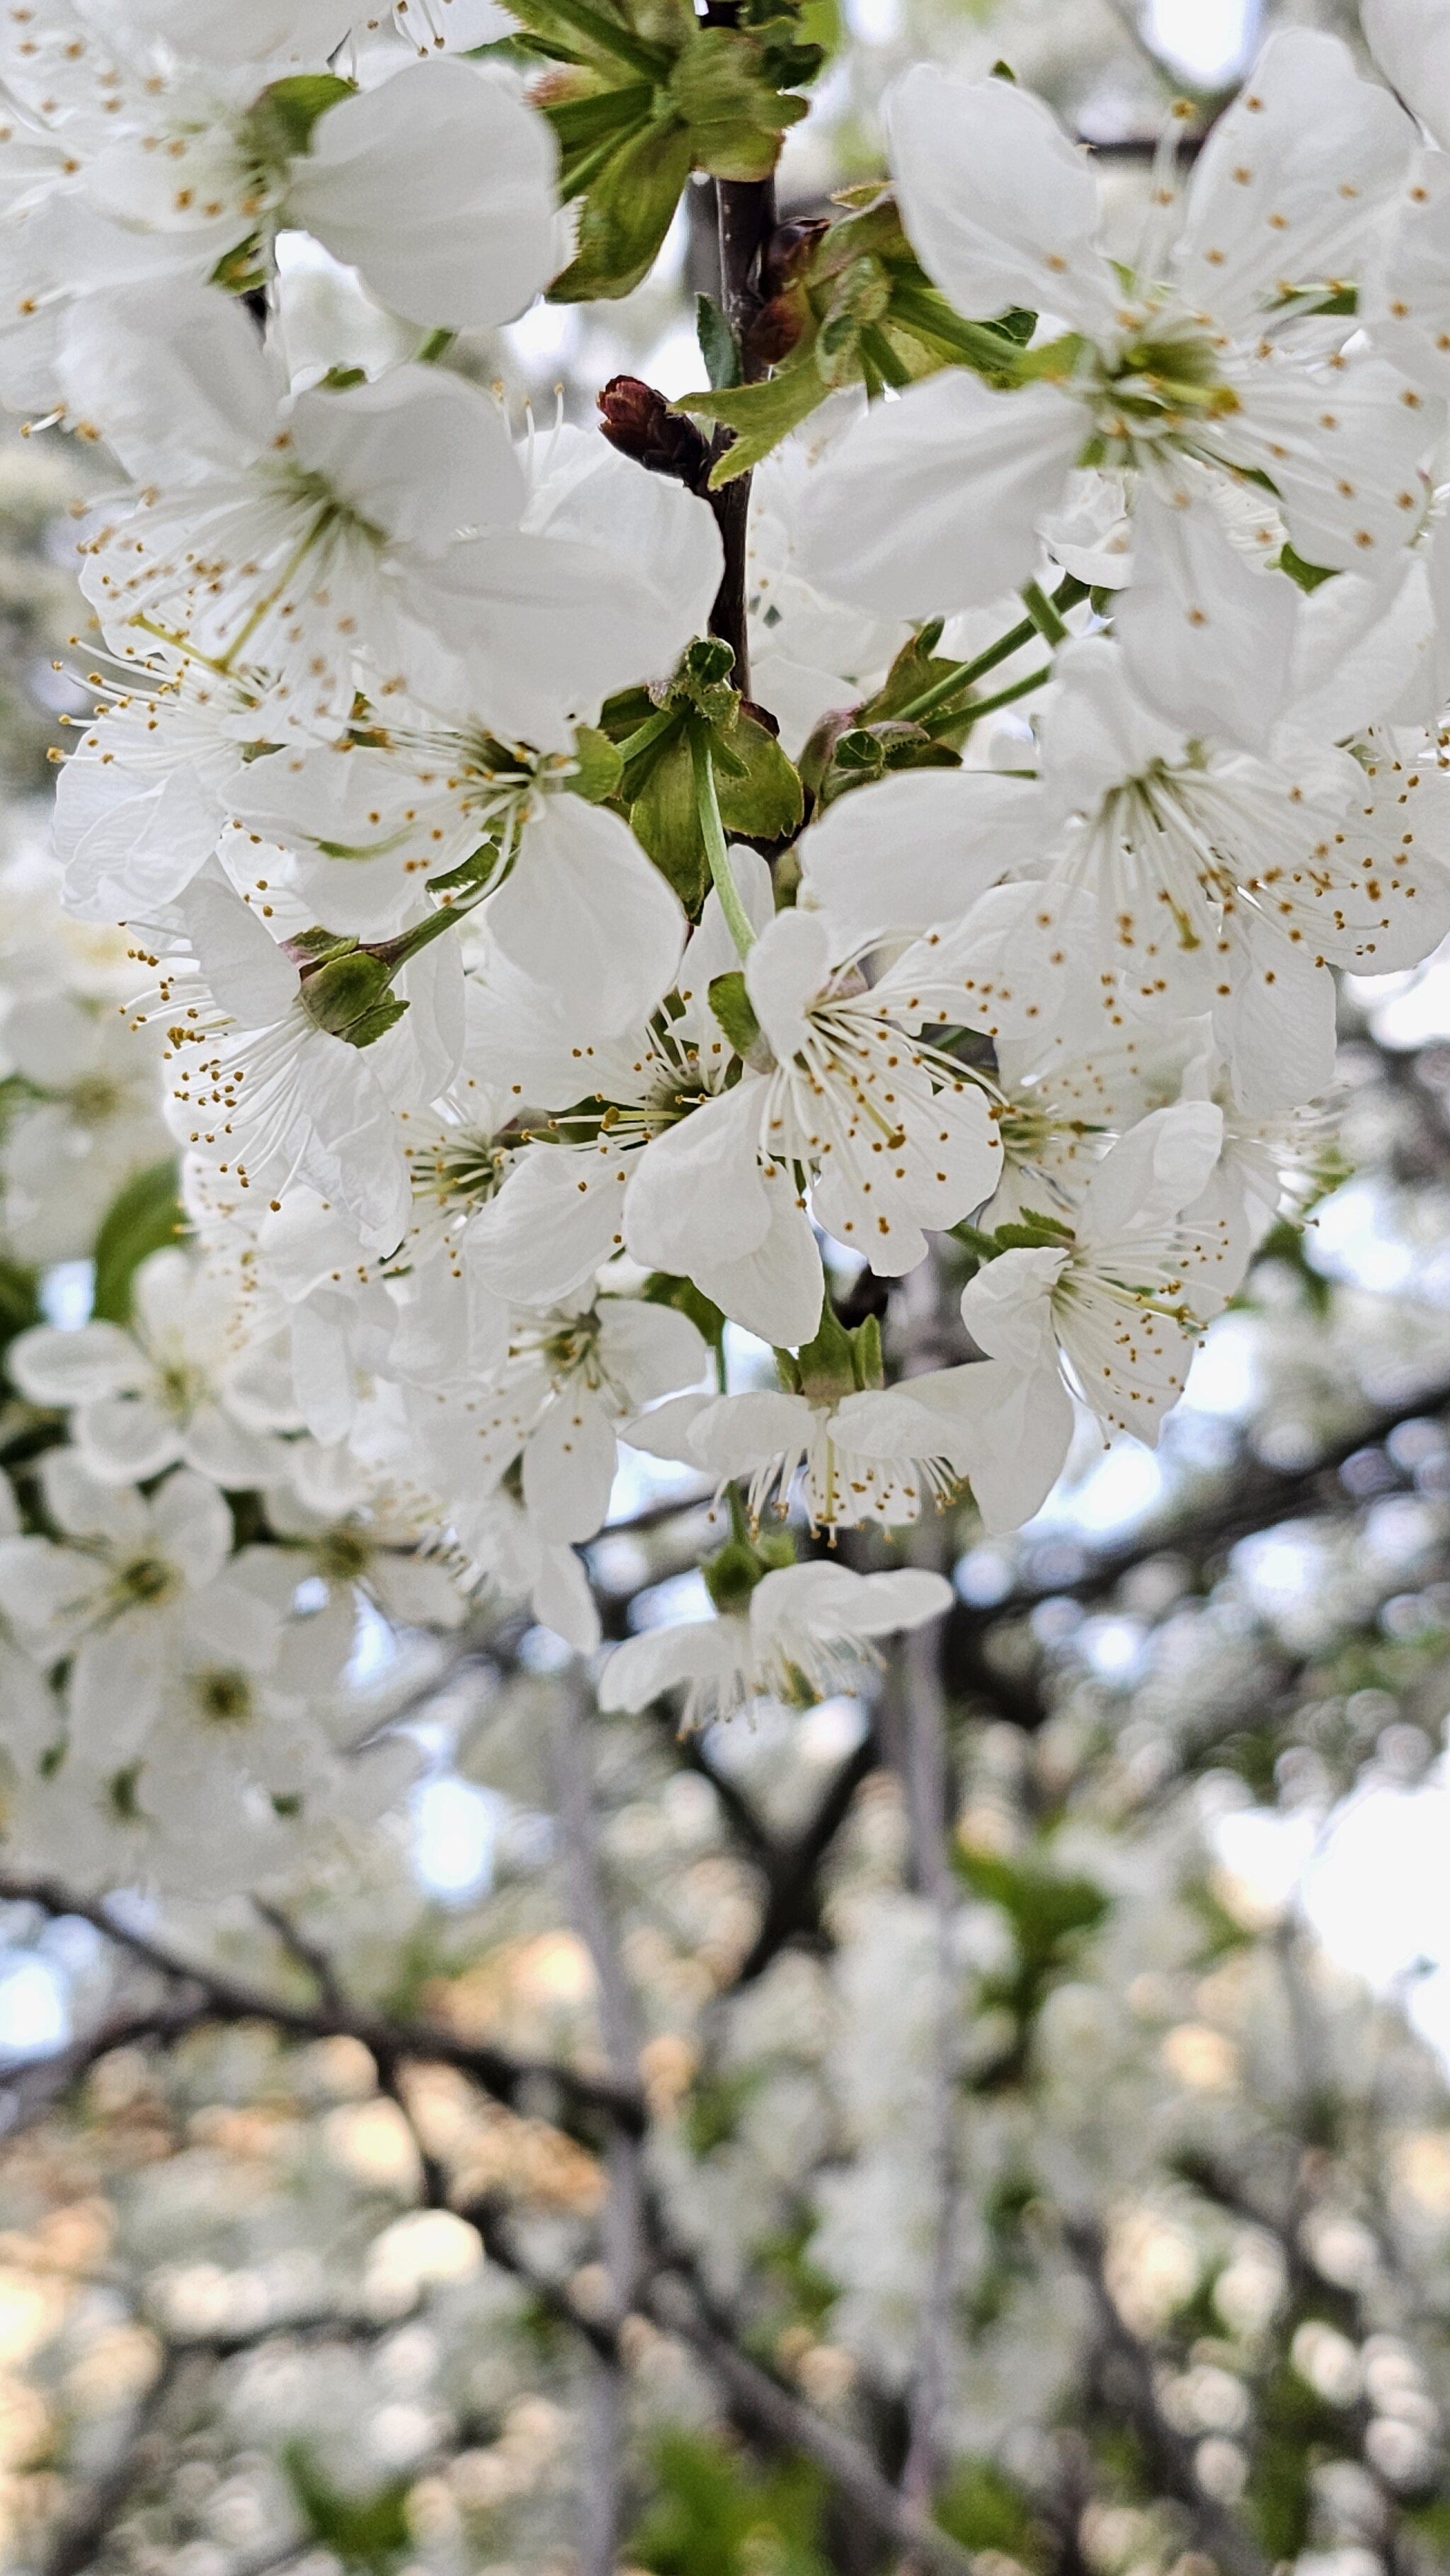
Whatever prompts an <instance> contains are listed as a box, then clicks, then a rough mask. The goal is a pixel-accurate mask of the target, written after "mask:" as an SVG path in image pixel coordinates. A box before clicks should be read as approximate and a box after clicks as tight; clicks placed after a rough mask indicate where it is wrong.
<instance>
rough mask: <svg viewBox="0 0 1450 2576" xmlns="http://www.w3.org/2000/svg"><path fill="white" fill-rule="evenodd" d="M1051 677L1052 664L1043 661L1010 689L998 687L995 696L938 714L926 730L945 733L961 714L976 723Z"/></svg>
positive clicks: (957, 721)
mask: <svg viewBox="0 0 1450 2576" xmlns="http://www.w3.org/2000/svg"><path fill="white" fill-rule="evenodd" d="M1051 677H1052V664H1051V663H1050V662H1044V663H1043V665H1042V668H1041V670H1040V671H1029V672H1028V674H1027V677H1026V679H1025V680H1016V681H1014V682H1013V685H1012V687H1011V688H1010V689H999V690H998V691H997V694H996V696H995V698H979V699H974V701H973V703H972V704H971V706H969V707H958V708H957V709H956V711H955V713H953V714H951V715H945V716H938V717H937V718H936V719H935V722H934V724H929V725H928V726H927V728H926V730H927V732H928V733H934V732H936V731H937V730H938V729H940V731H941V732H943V733H945V732H946V731H947V730H948V728H949V727H950V726H952V725H954V724H959V723H960V722H961V719H962V717H963V716H970V718H971V720H972V722H973V724H976V723H977V721H978V719H979V718H980V717H982V716H990V715H995V714H996V712H997V709H998V708H999V707H1010V706H1011V704H1012V702H1013V700H1014V699H1015V698H1025V697H1028V696H1029V695H1030V694H1031V692H1032V690H1034V689H1040V688H1041V686H1042V684H1043V682H1044V680H1050V679H1051Z"/></svg>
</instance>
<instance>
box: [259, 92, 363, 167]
mask: <svg viewBox="0 0 1450 2576" xmlns="http://www.w3.org/2000/svg"><path fill="white" fill-rule="evenodd" d="M356 88H357V84H356V82H355V81H349V80H341V79H339V77H338V75H337V74H336V72H294V73H292V74H291V75H290V77H289V78H288V79H286V80H279V81H273V82H272V83H271V84H270V86H269V87H268V88H266V89H264V90H263V92H262V94H261V97H260V98H259V99H258V100H257V102H256V104H255V106H254V107H253V108H252V109H251V111H250V113H249V115H248V116H247V118H246V121H245V124H244V126H243V129H242V132H243V150H244V151H245V150H246V149H247V147H248V146H250V148H251V149H252V151H253V152H255V154H256V155H257V158H258V159H259V160H261V161H263V162H265V163H266V165H267V167H268V168H269V169H270V168H274V167H275V166H276V164H277V163H278V162H284V163H285V162H288V161H295V160H296V158H297V156H298V154H299V153H302V152H306V151H307V150H308V149H309V147H310V145H311V142H312V129H313V127H314V126H315V125H316V123H317V120H318V118H319V117H320V116H325V115H326V114H327V111H328V109H329V108H330V107H336V106H337V105H338V103H339V101H340V100H342V99H345V98H351V97H352V96H353V95H354V92H355V90H356Z"/></svg>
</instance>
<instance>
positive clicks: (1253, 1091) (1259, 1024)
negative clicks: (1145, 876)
mask: <svg viewBox="0 0 1450 2576" xmlns="http://www.w3.org/2000/svg"><path fill="white" fill-rule="evenodd" d="M1225 929H1226V932H1227V933H1228V935H1229V937H1230V939H1231V941H1232V946H1233V957H1232V968H1231V973H1230V975H1229V977H1227V978H1226V979H1225V980H1226V981H1228V982H1229V984H1230V991H1229V993H1228V995H1227V997H1226V998H1223V999H1221V1000H1219V1001H1216V1002H1215V1004H1214V1012H1213V1030H1214V1036H1215V1037H1216V1038H1217V1040H1218V1043H1219V1045H1220V1046H1221V1047H1222V1049H1223V1052H1224V1057H1225V1059H1226V1061H1227V1063H1228V1066H1229V1071H1230V1074H1231V1076H1232V1080H1233V1088H1234V1097H1235V1098H1236V1099H1237V1100H1238V1101H1240V1102H1241V1103H1242V1105H1243V1107H1244V1108H1245V1109H1247V1110H1248V1111H1249V1113H1250V1115H1251V1116H1253V1117H1256V1118H1266V1117H1270V1116H1272V1114H1273V1113H1274V1112H1275V1111H1276V1110H1280V1109H1291V1108H1295V1107H1297V1106H1298V1104H1299V1103H1300V1102H1301V1101H1305V1100H1314V1099H1316V1098H1318V1096H1319V1095H1320V1094H1321V1093H1322V1092H1325V1091H1327V1090H1328V1089H1329V1087H1330V1084H1331V1083H1332V1082H1333V1080H1334V1058H1335V1041H1334V1021H1335V1004H1334V978H1333V976H1332V975H1331V974H1329V972H1328V971H1327V969H1326V968H1324V967H1323V966H1317V965H1316V964H1315V962H1314V959H1313V957H1312V955H1310V954H1309V953H1308V952H1307V950H1306V949H1304V948H1295V947H1291V946H1290V944H1289V942H1288V940H1287V939H1280V938H1279V937H1278V936H1277V935H1276V934H1275V932H1273V931H1272V930H1270V929H1269V928H1268V927H1267V925H1266V924H1265V923H1264V922H1263V920H1262V919H1261V917H1260V916H1259V915H1258V914H1257V913H1247V912H1246V913H1236V914H1234V915H1233V917H1232V918H1231V919H1230V920H1229V921H1228V922H1227V923H1226V924H1225Z"/></svg>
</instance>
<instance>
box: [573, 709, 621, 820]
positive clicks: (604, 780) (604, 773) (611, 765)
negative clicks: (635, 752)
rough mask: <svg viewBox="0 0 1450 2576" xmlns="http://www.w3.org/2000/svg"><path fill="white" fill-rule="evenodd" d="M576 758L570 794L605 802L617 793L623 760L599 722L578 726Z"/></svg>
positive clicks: (589, 803) (575, 737) (597, 802)
mask: <svg viewBox="0 0 1450 2576" xmlns="http://www.w3.org/2000/svg"><path fill="white" fill-rule="evenodd" d="M574 761H575V766H574V770H573V773H572V775H571V777H570V780H569V793H570V795H571V796H582V798H583V799H584V802H585V804H586V805H604V804H607V803H608V801H609V799H610V797H611V796H616V795H618V793H619V783H620V780H621V778H622V776H623V774H624V763H623V761H622V760H621V759H620V757H619V751H618V748H617V746H616V745H615V744H614V743H612V742H611V741H610V739H609V736H608V734H607V733H601V732H600V730H599V728H598V726H597V725H580V726H578V727H577V728H576V731H575V734H574Z"/></svg>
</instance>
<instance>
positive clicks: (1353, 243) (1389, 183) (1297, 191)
mask: <svg viewBox="0 0 1450 2576" xmlns="http://www.w3.org/2000/svg"><path fill="white" fill-rule="evenodd" d="M1376 5H1377V0H1365V9H1364V18H1365V29H1366V33H1367V34H1368V33H1369V32H1370V24H1371V13H1372V11H1373V10H1374V9H1375V7H1376ZM1381 5H1382V0H1381ZM1432 5H1433V0H1432ZM1391 6H1393V0H1391ZM1371 42H1373V37H1372V36H1371ZM1391 77H1392V78H1393V77H1394V75H1393V74H1392V75H1391ZM1395 86H1396V88H1398V89H1400V90H1401V91H1402V94H1403V95H1404V96H1405V97H1407V98H1409V99H1410V103H1411V105H1413V104H1414V103H1415V102H1414V100H1413V97H1412V96H1411V93H1410V92H1409V91H1408V90H1406V89H1405V88H1404V85H1403V83H1402V82H1401V81H1399V80H1398V79H1396V80H1395ZM1414 142H1415V135H1414V129H1413V127H1412V126H1411V124H1410V122H1409V119H1408V118H1407V117H1406V115H1405V114H1404V111H1403V109H1401V108H1400V107H1398V106H1397V105H1396V104H1395V101H1394V100H1393V99H1392V98H1391V97H1390V96H1389V95H1388V93H1387V92H1386V91H1385V90H1383V89H1380V88H1379V87H1378V86H1377V85H1376V84H1375V83H1373V82H1371V81H1366V80H1361V78H1360V76H1359V73H1358V71H1357V70H1356V68H1355V64H1354V60H1353V57H1352V56H1351V54H1350V51H1349V48H1348V46H1347V45H1344V44H1342V43H1341V42H1340V41H1339V39H1338V38H1337V37H1335V36H1328V35H1322V34H1320V33H1318V32H1317V31H1316V30H1314V29H1312V28H1308V27H1286V28H1283V29H1281V30H1279V31H1278V32H1277V33H1276V34H1274V35H1273V36H1271V37H1270V38H1269V41H1268V43H1267V44H1266V45H1265V46H1264V48H1263V51H1262V52H1261V53H1260V55H1259V58H1258V60H1257V62H1256V63H1255V64H1254V66H1253V69H1252V70H1251V72H1250V73H1249V76H1248V78H1247V80H1246V81H1245V83H1244V86H1243V89H1242V91H1241V92H1240V94H1239V96H1238V98H1237V99H1236V100H1235V101H1234V103H1233V105H1232V106H1231V107H1230V108H1229V110H1228V112H1227V114H1226V115H1224V116H1221V117H1220V118H1219V119H1218V121H1217V123H1216V124H1215V126H1214V128H1213V130H1212V132H1211V133H1210V135H1209V137H1208V140H1207V142H1206V143H1205V145H1204V148H1203V152H1202V154H1201V156H1200V158H1199V162H1198V166H1197V168H1196V169H1195V171H1194V174H1193V182H1192V186H1191V187H1190V190H1189V197H1188V213H1187V220H1186V223H1185V225H1184V229H1183V234H1182V237H1181V239H1180V241H1179V243H1178V246H1177V250H1176V252H1175V256H1174V261H1173V267H1174V272H1175V275H1176V276H1177V278H1178V280H1179V282H1180V283H1181V285H1182V287H1183V290H1184V292H1185V294H1186V295H1187V296H1188V297H1189V299H1190V300H1191V301H1192V302H1193V303H1194V304H1196V305H1198V306H1200V307H1201V308H1203V309H1206V310H1207V311H1208V312H1210V313H1214V314H1217V315H1219V316H1220V317H1221V318H1223V319H1225V320H1227V319H1230V318H1233V317H1234V316H1242V317H1244V318H1247V316H1248V315H1249V314H1251V313H1252V312H1253V311H1254V310H1255V309H1256V308H1257V307H1261V306H1262V305H1264V304H1272V303H1273V302H1274V301H1275V300H1276V298H1277V296H1278V295H1279V294H1280V293H1281V292H1282V290H1283V284H1284V283H1285V282H1288V283H1290V284H1292V285H1293V286H1310V285H1316V284H1318V283H1319V282H1320V281H1321V280H1322V279H1325V278H1336V277H1348V278H1355V277H1359V276H1361V275H1362V274H1363V269H1364V259H1365V247H1366V240H1367V237H1369V236H1370V235H1371V231H1372V227H1373V226H1374V224H1375V219H1376V217H1377V216H1378V215H1379V214H1380V212H1381V210H1382V209H1383V207H1384V206H1385V204H1386V203H1387V201H1388V198H1389V197H1390V195H1391V194H1392V192H1393V190H1394V188H1395V186H1396V183H1397V181H1398V180H1399V178H1400V176H1401V174H1402V172H1403V170H1404V167H1405V163H1406V161H1407V160H1408V158H1409V155H1410V153H1411V151H1412V150H1413V148H1414Z"/></svg>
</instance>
